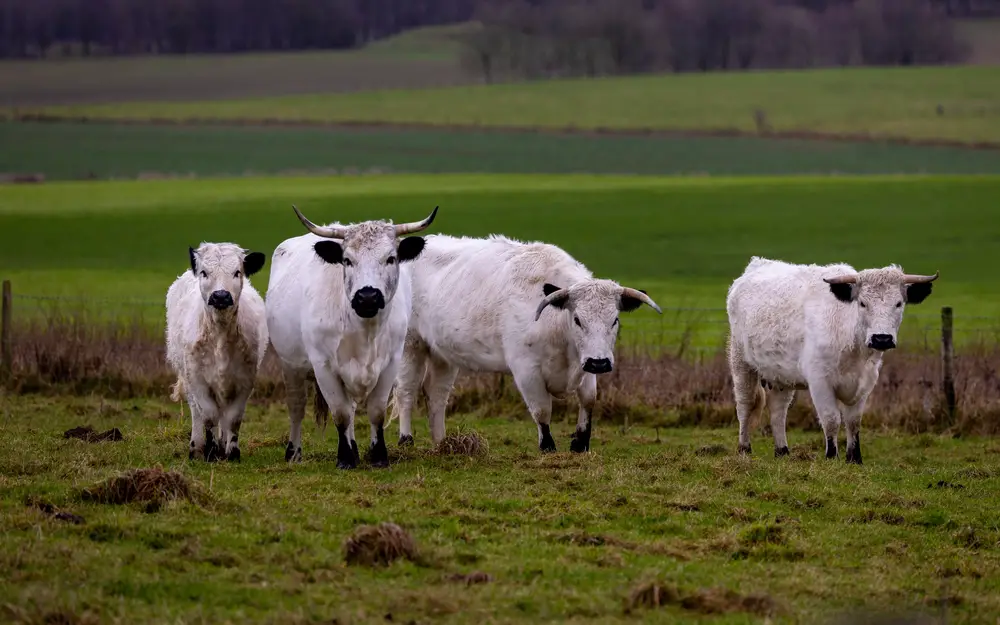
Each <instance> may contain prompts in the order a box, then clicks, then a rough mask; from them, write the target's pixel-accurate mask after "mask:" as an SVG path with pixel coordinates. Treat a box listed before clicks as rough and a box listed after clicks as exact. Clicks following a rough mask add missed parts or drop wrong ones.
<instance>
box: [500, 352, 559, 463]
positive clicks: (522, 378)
mask: <svg viewBox="0 0 1000 625" xmlns="http://www.w3.org/2000/svg"><path fill="white" fill-rule="evenodd" d="M511 374H513V376H514V384H515V385H516V386H517V390H518V391H520V392H521V397H523V398H524V403H525V404H526V405H527V406H528V412H530V413H531V418H532V419H534V421H535V425H537V426H538V449H540V450H541V451H542V452H543V453H546V452H550V451H555V450H556V442H555V440H553V439H552V431H551V430H550V428H549V424H550V422H551V421H552V395H550V394H549V390H548V389H547V388H545V382H544V381H543V379H542V375H541V372H539V371H538V370H537V369H536V368H530V367H525V368H512V369H511Z"/></svg>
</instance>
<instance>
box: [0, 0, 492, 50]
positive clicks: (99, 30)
mask: <svg viewBox="0 0 1000 625" xmlns="http://www.w3.org/2000/svg"><path fill="white" fill-rule="evenodd" d="M475 3H476V0H0V57H2V58H33V57H43V56H53V55H60V56H67V55H82V56H90V55H97V54H101V55H104V54H115V55H126V54H188V53H213V52H246V51H269V50H304V49H342V48H351V47H355V46H358V45H362V44H364V43H367V42H368V41H371V40H374V39H380V38H382V37H387V36H389V35H393V34H396V33H398V32H400V31H403V30H406V29H408V28H413V27H416V26H425V25H432V24H446V23H453V22H461V21H465V20H468V19H469V18H470V17H471V16H472V14H473V11H474V9H475Z"/></svg>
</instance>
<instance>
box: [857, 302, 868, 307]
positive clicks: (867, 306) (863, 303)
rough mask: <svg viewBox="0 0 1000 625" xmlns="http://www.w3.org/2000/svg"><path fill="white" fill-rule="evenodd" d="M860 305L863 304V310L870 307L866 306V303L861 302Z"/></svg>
mask: <svg viewBox="0 0 1000 625" xmlns="http://www.w3.org/2000/svg"><path fill="white" fill-rule="evenodd" d="M858 303H859V304H861V307H862V308H868V306H866V305H865V303H864V302H861V301H859V302H858Z"/></svg>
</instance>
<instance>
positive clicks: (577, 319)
mask: <svg viewBox="0 0 1000 625" xmlns="http://www.w3.org/2000/svg"><path fill="white" fill-rule="evenodd" d="M573 323H575V324H576V325H578V326H580V327H581V328H582V327H583V326H582V325H580V318H579V317H573Z"/></svg>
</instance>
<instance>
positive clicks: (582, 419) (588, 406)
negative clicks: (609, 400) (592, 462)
mask: <svg viewBox="0 0 1000 625" xmlns="http://www.w3.org/2000/svg"><path fill="white" fill-rule="evenodd" d="M576 398H577V401H578V402H579V403H580V412H579V414H578V415H577V418H576V432H573V438H572V440H571V441H570V444H569V449H570V451H573V452H576V453H583V452H585V451H590V428H591V422H592V418H593V415H594V406H595V405H597V376H596V375H594V374H592V373H585V374H584V376H583V379H582V380H580V386H579V387H577V389H576Z"/></svg>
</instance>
